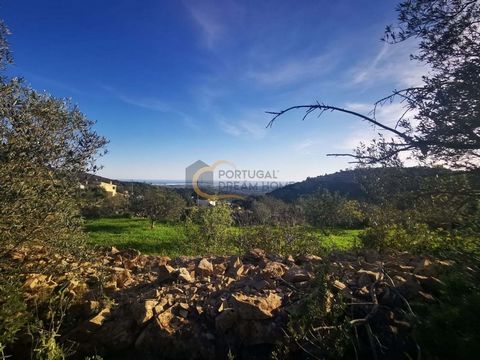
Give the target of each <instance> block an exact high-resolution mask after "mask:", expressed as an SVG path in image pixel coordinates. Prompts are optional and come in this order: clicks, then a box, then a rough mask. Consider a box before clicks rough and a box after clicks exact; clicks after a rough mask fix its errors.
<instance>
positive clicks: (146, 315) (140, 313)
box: [132, 299, 157, 325]
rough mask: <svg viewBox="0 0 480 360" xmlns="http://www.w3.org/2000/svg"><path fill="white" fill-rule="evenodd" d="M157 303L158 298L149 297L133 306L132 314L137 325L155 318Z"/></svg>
mask: <svg viewBox="0 0 480 360" xmlns="http://www.w3.org/2000/svg"><path fill="white" fill-rule="evenodd" d="M156 305H157V300H153V299H149V300H145V301H144V302H143V303H140V304H137V305H136V306H134V307H133V309H132V314H133V318H134V319H135V322H136V323H137V325H143V324H145V323H146V322H147V321H149V320H150V319H151V318H153V309H154V308H155V306H156Z"/></svg>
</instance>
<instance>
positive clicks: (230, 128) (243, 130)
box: [217, 120, 267, 140]
mask: <svg viewBox="0 0 480 360" xmlns="http://www.w3.org/2000/svg"><path fill="white" fill-rule="evenodd" d="M217 123H218V125H219V126H220V128H221V129H222V131H224V132H225V133H227V134H229V135H232V136H235V137H240V138H245V139H254V140H260V139H263V138H264V137H265V136H266V134H267V132H266V128H265V124H264V123H261V124H260V123H258V122H255V121H252V120H240V121H235V122H233V121H229V122H227V121H225V120H218V121H217Z"/></svg>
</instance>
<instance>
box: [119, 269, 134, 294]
mask: <svg viewBox="0 0 480 360" xmlns="http://www.w3.org/2000/svg"><path fill="white" fill-rule="evenodd" d="M115 280H116V281H117V287H118V288H119V289H123V288H125V287H127V286H128V285H129V284H131V283H132V275H131V274H130V271H129V270H127V269H121V270H119V271H118V270H116V271H115Z"/></svg>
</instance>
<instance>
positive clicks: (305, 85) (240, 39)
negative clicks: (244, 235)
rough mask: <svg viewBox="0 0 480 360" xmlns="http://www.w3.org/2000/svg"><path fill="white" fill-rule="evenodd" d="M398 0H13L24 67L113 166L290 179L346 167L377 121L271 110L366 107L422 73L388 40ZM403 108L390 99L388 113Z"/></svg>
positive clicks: (8, 9) (18, 60)
mask: <svg viewBox="0 0 480 360" xmlns="http://www.w3.org/2000/svg"><path fill="white" fill-rule="evenodd" d="M396 3H397V2H396V1H389V0H388V1H371V0H357V1H346V0H337V1H306V0H305V1H303V0H302V1H298V0H297V1H294V0H292V1H279V0H276V1H258V0H256V1H239V0H238V1H233V0H221V1H220V0H217V1H201V0H197V1H179V0H172V1H150V0H143V1H134V0H128V1H127V0H116V1H100V0H96V1H91V0H82V1H80V0H77V1H60V0H57V1H49V0H44V1H33V0H32V1H23V0H15V1H13V0H2V1H1V2H0V11H1V14H2V15H1V18H3V19H4V20H5V22H6V23H7V25H8V26H9V27H10V30H11V31H12V36H11V37H10V43H11V48H12V50H13V55H14V60H15V64H14V66H12V67H11V68H10V69H9V73H10V74H11V75H21V76H24V77H25V78H26V80H27V81H28V82H29V83H30V84H31V85H32V86H33V87H34V88H36V89H37V90H46V91H48V92H50V93H53V94H55V95H56V96H60V97H70V98H72V100H73V102H74V103H75V104H78V105H79V106H80V108H81V110H82V111H83V112H84V113H85V114H86V115H87V116H88V117H89V118H91V119H94V120H96V121H97V124H96V129H97V131H98V132H99V133H100V134H102V135H104V136H106V137H107V138H108V139H109V140H110V143H109V145H108V150H109V154H108V155H107V156H105V157H104V158H102V159H101V164H103V165H104V169H103V170H102V171H101V174H102V175H105V176H108V177H112V178H119V179H182V178H183V177H184V171H185V170H184V169H185V167H186V166H187V165H189V164H190V163H192V162H194V161H196V160H198V159H201V160H203V161H205V162H207V163H213V162H214V161H216V160H220V159H224V160H229V161H231V162H234V163H235V164H236V165H237V167H238V168H242V169H275V170H277V171H278V172H279V174H280V175H279V176H280V178H281V179H284V180H287V179H288V180H301V179H304V178H306V177H307V176H316V175H321V174H324V173H331V172H334V171H336V170H340V169H344V168H346V167H348V166H349V165H348V163H347V162H348V159H346V158H330V157H326V156H325V154H326V153H329V152H349V151H350V150H351V149H352V148H354V147H355V145H356V144H357V143H358V142H359V141H362V140H368V139H369V138H371V137H372V136H374V135H375V133H376V131H375V130H374V129H372V128H371V127H370V126H368V125H367V124H365V123H363V122H361V121H359V120H358V119H356V118H351V117H347V116H345V115H340V114H334V113H329V114H324V115H323V116H322V117H321V118H318V119H317V118H316V116H312V117H310V118H308V119H307V120H306V121H304V122H302V121H301V117H302V114H301V113H300V112H297V113H292V114H290V115H288V116H285V117H284V118H281V119H279V120H278V122H277V123H276V124H275V125H274V127H273V128H271V129H265V125H266V124H267V122H268V120H269V116H268V115H267V114H265V111H267V110H280V109H282V108H285V107H288V106H291V105H296V104H305V103H307V104H308V103H312V102H315V101H320V102H324V103H328V104H332V105H338V106H347V107H349V108H351V109H354V110H357V111H360V112H363V113H368V111H369V109H370V107H371V104H372V103H373V102H374V101H375V100H376V99H378V98H379V97H382V96H383V95H385V94H387V93H388V92H389V91H391V90H393V89H394V88H400V87H402V86H408V85H415V84H416V83H418V80H419V78H420V76H421V74H422V71H423V69H422V68H421V67H419V66H418V65H417V64H415V63H414V62H412V61H410V60H409V56H408V55H409V53H410V52H411V51H412V49H413V45H414V44H411V43H406V44H402V45H395V46H388V45H385V44H384V43H382V42H381V41H380V38H381V37H382V34H383V30H384V27H385V25H387V24H390V23H392V22H394V20H395V11H394V9H395V5H396ZM399 111H401V109H400V106H399V105H398V104H392V105H387V106H385V107H384V108H383V109H382V110H381V113H380V114H379V118H380V120H383V121H386V122H389V121H393V120H394V115H395V114H398V113H399Z"/></svg>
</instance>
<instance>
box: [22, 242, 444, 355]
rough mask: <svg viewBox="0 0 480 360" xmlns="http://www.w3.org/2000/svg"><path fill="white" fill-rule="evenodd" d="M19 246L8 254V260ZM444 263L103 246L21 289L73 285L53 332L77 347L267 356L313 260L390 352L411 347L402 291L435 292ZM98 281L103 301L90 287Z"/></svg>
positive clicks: (419, 297) (39, 293)
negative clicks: (69, 317)
mask: <svg viewBox="0 0 480 360" xmlns="http://www.w3.org/2000/svg"><path fill="white" fill-rule="evenodd" d="M25 256H26V255H25V254H23V255H22V253H19V254H16V259H14V260H15V261H25ZM35 256H36V258H35V262H36V263H38V261H46V262H48V259H43V260H42V253H41V252H37V253H36V255H35ZM17 258H18V259H17ZM69 261H73V260H69ZM452 265H453V262H451V261H441V260H437V259H433V258H421V257H417V256H413V255H411V254H408V253H395V254H390V255H388V254H382V255H380V254H378V253H376V252H372V251H362V252H360V253H337V254H335V253H334V254H330V255H329V256H328V258H325V259H322V258H320V257H318V256H313V255H310V256H305V255H304V256H299V257H296V258H294V257H292V256H279V255H274V254H266V253H265V252H264V251H262V250H260V249H254V250H252V251H250V252H249V253H248V254H246V255H244V256H241V257H239V256H230V257H226V256H213V257H204V258H187V257H181V258H177V259H170V258H168V257H161V256H150V255H144V254H141V253H139V252H138V251H135V250H121V251H120V250H117V249H115V248H112V249H111V250H110V251H108V252H107V253H105V254H101V256H99V258H98V259H97V260H95V261H93V260H92V261H90V262H84V263H81V264H78V267H77V270H75V271H74V272H71V273H66V274H62V275H61V276H58V277H52V276H49V277H47V276H45V275H42V274H39V273H34V272H32V273H30V274H28V275H27V276H26V278H25V283H24V286H23V289H24V291H25V293H26V294H27V297H28V298H29V299H30V300H32V301H33V300H35V299H37V300H38V299H39V298H41V297H46V296H48V293H49V292H50V291H51V290H52V289H53V288H55V287H57V286H58V284H60V283H65V282H67V283H68V286H67V288H68V289H69V291H70V292H71V293H72V294H74V295H80V294H81V295H82V299H83V301H84V302H85V303H84V304H83V305H82V311H81V313H79V316H78V317H77V318H80V319H84V320H82V321H80V323H79V324H78V325H75V326H74V327H72V329H71V330H70V331H69V332H68V333H67V334H64V335H63V337H62V339H61V340H64V341H75V342H76V343H78V353H79V355H80V356H82V355H92V354H100V355H104V356H106V358H115V359H119V358H125V359H129V358H149V356H150V357H151V358H158V356H160V357H161V358H188V359H192V358H198V359H211V358H225V357H226V354H227V353H228V352H229V351H231V352H232V353H234V354H236V357H235V358H237V359H241V358H245V359H250V358H268V354H269V352H270V351H271V350H272V348H273V346H274V345H275V344H276V343H277V342H278V341H280V340H281V339H282V337H283V336H284V329H285V325H286V323H287V321H288V318H289V314H290V313H291V312H292V310H293V309H295V307H296V306H297V305H298V303H299V300H301V299H303V298H305V296H306V295H308V294H310V293H311V292H312V289H313V288H314V286H317V285H318V284H315V280H316V276H317V273H318V269H319V268H322V269H323V270H322V271H324V272H326V278H327V279H328V283H329V285H328V293H327V297H326V298H327V301H325V304H324V306H325V310H326V311H327V312H328V311H330V307H331V301H329V299H330V300H331V299H333V298H334V297H338V296H339V295H341V296H340V297H341V299H342V301H343V302H344V303H345V307H346V309H347V310H346V311H347V315H348V319H349V321H350V323H351V325H352V326H354V327H357V328H358V329H359V332H358V333H359V334H360V336H362V331H361V329H362V327H365V326H366V325H368V326H369V327H370V329H371V330H373V331H374V332H375V334H376V336H378V337H381V348H379V349H378V352H376V353H377V357H378V354H380V355H382V356H383V358H391V357H392V356H393V354H403V353H404V352H411V353H413V354H414V353H415V349H413V350H412V349H411V347H412V346H413V344H412V343H411V342H409V336H408V334H409V332H410V331H411V324H410V323H409V320H408V316H406V314H407V315H408V312H409V311H411V309H409V301H411V299H415V300H416V301H424V302H426V303H430V302H435V301H437V299H436V292H435V289H437V288H438V287H439V286H442V282H441V280H440V279H439V278H441V275H442V273H444V272H446V271H448V270H449V269H450V267H451V266H452ZM100 268H101V269H103V271H102V272H100V271H99V269H100ZM105 270H106V271H105ZM100 273H102V274H105V273H106V274H107V275H106V278H102V276H100V275H99V274H100ZM80 279H82V280H80ZM100 285H101V286H103V293H104V294H106V295H107V296H108V299H109V300H108V301H102V300H101V299H98V296H97V297H96V296H94V289H97V290H98V287H99V286H100ZM96 294H97V295H98V291H97V292H96ZM364 325H365V326H364ZM369 346H370V345H369ZM371 346H376V345H371ZM378 346H380V345H378ZM382 356H380V358H381V357H382Z"/></svg>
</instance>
